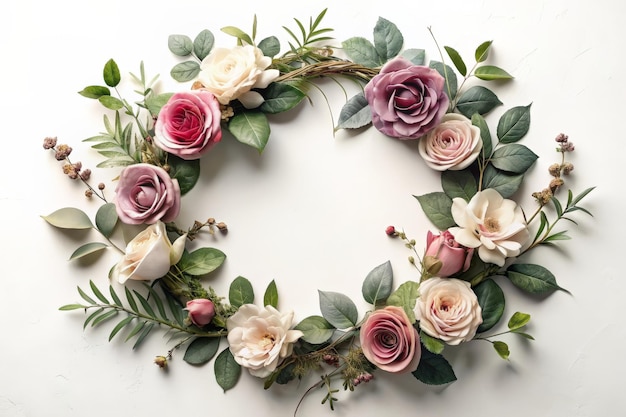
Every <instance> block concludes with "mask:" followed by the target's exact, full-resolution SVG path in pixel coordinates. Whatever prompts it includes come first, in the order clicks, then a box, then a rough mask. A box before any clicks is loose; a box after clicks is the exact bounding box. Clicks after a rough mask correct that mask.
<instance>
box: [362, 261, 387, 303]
mask: <svg viewBox="0 0 626 417" xmlns="http://www.w3.org/2000/svg"><path fill="white" fill-rule="evenodd" d="M392 289H393V270H392V268H391V262H389V261H387V262H385V263H383V264H380V265H378V266H377V267H376V268H374V269H372V270H371V271H370V272H369V273H368V274H367V277H365V281H364V282H363V286H362V290H361V292H362V293H363V298H364V299H365V301H367V302H368V303H370V304H373V305H376V303H378V302H379V301H383V300H386V299H387V297H389V295H390V294H391V291H392Z"/></svg>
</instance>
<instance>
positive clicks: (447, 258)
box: [424, 230, 474, 278]
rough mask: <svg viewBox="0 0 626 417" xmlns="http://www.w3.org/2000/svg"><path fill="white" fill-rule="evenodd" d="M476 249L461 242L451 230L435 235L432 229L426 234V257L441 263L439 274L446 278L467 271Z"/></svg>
mask: <svg viewBox="0 0 626 417" xmlns="http://www.w3.org/2000/svg"><path fill="white" fill-rule="evenodd" d="M473 254H474V249H471V248H466V247H465V246H463V245H461V244H459V243H458V242H457V241H456V240H455V239H454V236H452V233H450V232H449V231H447V230H446V231H445V232H442V233H441V234H439V235H434V234H433V233H431V232H430V231H429V232H428V235H427V236H426V253H425V254H424V258H426V257H432V258H434V259H436V260H437V261H439V262H440V263H441V268H440V269H439V271H438V272H437V273H436V275H437V276H439V277H442V278H445V277H449V276H451V275H454V274H456V273H458V272H461V271H467V269H468V268H469V266H470V262H471V260H472V255H473Z"/></svg>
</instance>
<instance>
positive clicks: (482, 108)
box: [456, 85, 502, 118]
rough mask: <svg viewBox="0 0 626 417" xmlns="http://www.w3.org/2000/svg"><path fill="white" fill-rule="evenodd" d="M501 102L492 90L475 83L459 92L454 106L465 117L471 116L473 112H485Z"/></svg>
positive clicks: (482, 113)
mask: <svg viewBox="0 0 626 417" xmlns="http://www.w3.org/2000/svg"><path fill="white" fill-rule="evenodd" d="M501 104H502V102H501V101H500V100H499V99H498V96H496V95H495V94H494V93H493V91H491V90H489V89H488V88H485V87H483V86H481V85H475V86H473V87H470V88H469V89H467V90H466V91H465V92H464V93H463V94H461V97H459V100H458V101H457V103H456V108H457V110H458V111H459V112H461V114H463V115H464V116H465V117H467V118H471V117H472V116H473V115H474V114H475V113H478V114H480V115H484V114H487V113H489V112H490V111H491V110H493V109H494V108H495V107H497V106H499V105H501Z"/></svg>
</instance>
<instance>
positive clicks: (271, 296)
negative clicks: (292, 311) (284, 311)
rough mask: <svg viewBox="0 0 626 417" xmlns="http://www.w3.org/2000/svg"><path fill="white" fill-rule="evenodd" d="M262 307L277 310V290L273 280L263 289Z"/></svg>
mask: <svg viewBox="0 0 626 417" xmlns="http://www.w3.org/2000/svg"><path fill="white" fill-rule="evenodd" d="M263 305H265V306H272V307H274V308H278V289H277V288H276V281H274V280H272V281H271V282H270V283H269V285H268V286H267V288H266V289H265V294H263Z"/></svg>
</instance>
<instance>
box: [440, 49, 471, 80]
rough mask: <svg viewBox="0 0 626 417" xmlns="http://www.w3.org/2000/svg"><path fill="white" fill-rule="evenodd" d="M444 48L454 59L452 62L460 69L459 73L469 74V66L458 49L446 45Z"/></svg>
mask: <svg viewBox="0 0 626 417" xmlns="http://www.w3.org/2000/svg"><path fill="white" fill-rule="evenodd" d="M443 49H445V50H446V52H447V53H448V56H449V57H450V59H451V60H452V63H453V64H454V66H455V67H456V69H457V70H458V71H459V73H460V74H461V75H462V76H464V77H465V75H466V74H467V66H466V65H465V62H463V58H461V55H460V54H459V53H458V52H457V50H456V49H454V48H452V47H450V46H444V47H443Z"/></svg>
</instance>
